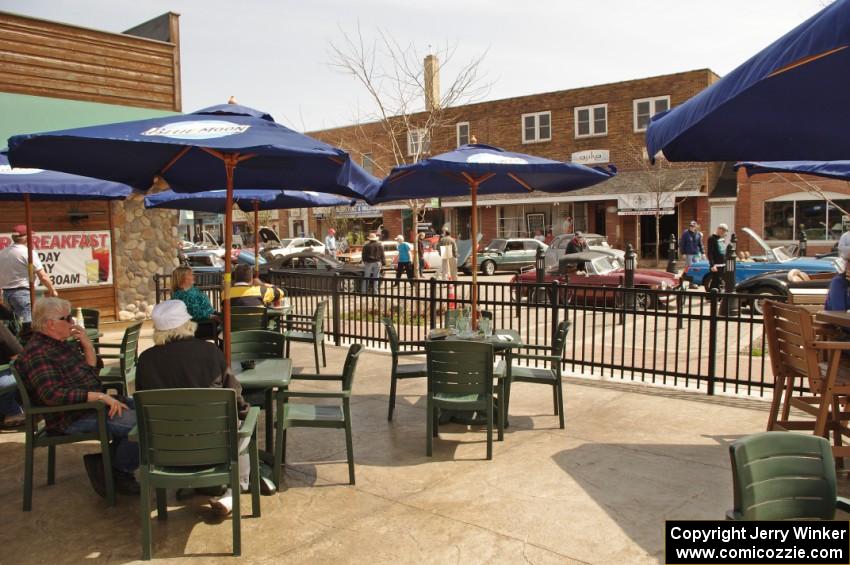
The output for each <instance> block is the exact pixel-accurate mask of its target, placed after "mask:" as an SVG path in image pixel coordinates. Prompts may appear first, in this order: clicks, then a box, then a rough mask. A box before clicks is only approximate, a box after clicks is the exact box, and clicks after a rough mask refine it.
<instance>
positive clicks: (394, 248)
mask: <svg viewBox="0 0 850 565" xmlns="http://www.w3.org/2000/svg"><path fill="white" fill-rule="evenodd" d="M381 247H383V248H384V268H385V269H387V268H390V267H392V266H393V265H395V262H396V260H397V259H398V242H397V241H382V242H381ZM411 253H413V251H411ZM351 262H352V263H362V262H363V252H362V251H355V252H354V253H352V254H351Z"/></svg>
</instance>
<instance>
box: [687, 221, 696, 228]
mask: <svg viewBox="0 0 850 565" xmlns="http://www.w3.org/2000/svg"><path fill="white" fill-rule="evenodd" d="M688 225H690V226H692V227H696V225H697V223H696V220H691V223H690V224H688Z"/></svg>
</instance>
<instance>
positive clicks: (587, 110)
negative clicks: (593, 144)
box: [575, 104, 608, 137]
mask: <svg viewBox="0 0 850 565" xmlns="http://www.w3.org/2000/svg"><path fill="white" fill-rule="evenodd" d="M575 119H576V137H593V136H597V135H607V134H608V104H597V105H595V106H581V107H579V108H576V109H575Z"/></svg>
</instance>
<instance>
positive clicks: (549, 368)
mask: <svg viewBox="0 0 850 565" xmlns="http://www.w3.org/2000/svg"><path fill="white" fill-rule="evenodd" d="M570 325H571V324H570V322H568V321H566V320H565V321H563V322H561V323H560V324H558V330H557V332H556V333H555V340H554V341H553V342H552V346H551V347H547V346H545V345H523V348H528V349H532V350H538V351H544V352H546V354H518V353H511V354H510V359H511V367H510V368H511V373H510V382H509V383H508V393H507V395H506V396H507V401H508V402H507V403H508V405H509V404H510V387H511V385H512V384H513V383H515V382H521V383H533V384H541V385H548V386H551V387H552V403H553V404H554V407H555V415H556V416H558V419H559V421H560V425H561V429H564V387H563V383H562V382H561V359H562V358H563V356H564V349H565V348H566V346H567V334H568V333H569V331H570ZM514 360H524V361H531V362H533V363H534V364H535V365H537V364H539V363H542V366H536V367H526V366H523V365H515V364H514V363H513V361H514ZM503 363H504V362H500V363H499V365H500V366H499V367H497V368H496V371H497V372H499V371H503V370H505V369H504V368H503V367H502V365H503Z"/></svg>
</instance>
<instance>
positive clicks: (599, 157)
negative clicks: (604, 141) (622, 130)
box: [571, 149, 610, 165]
mask: <svg viewBox="0 0 850 565" xmlns="http://www.w3.org/2000/svg"><path fill="white" fill-rule="evenodd" d="M609 157H610V152H609V151H608V150H607V149H590V150H589V151H578V152H576V153H573V154H572V157H571V160H572V162H573V163H578V164H579V165H593V164H596V163H607V162H608V160H609Z"/></svg>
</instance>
